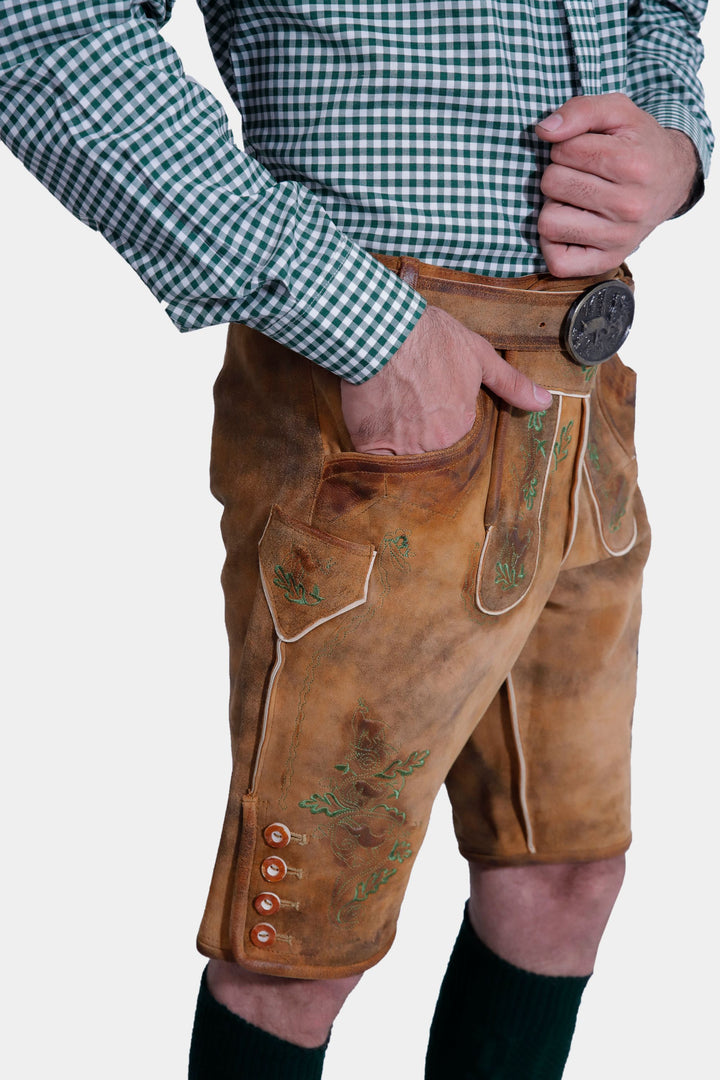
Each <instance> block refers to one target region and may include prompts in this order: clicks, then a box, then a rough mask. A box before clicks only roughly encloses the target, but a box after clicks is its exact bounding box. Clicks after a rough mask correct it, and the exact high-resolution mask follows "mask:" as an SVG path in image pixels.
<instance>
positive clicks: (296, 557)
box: [258, 506, 376, 642]
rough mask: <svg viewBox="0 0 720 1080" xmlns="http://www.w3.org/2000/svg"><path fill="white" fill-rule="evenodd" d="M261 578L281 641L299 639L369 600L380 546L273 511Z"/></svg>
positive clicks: (261, 551) (265, 537)
mask: <svg viewBox="0 0 720 1080" xmlns="http://www.w3.org/2000/svg"><path fill="white" fill-rule="evenodd" d="M258 551H259V560H260V580H261V582H262V587H263V592H264V593H265V598H266V600H267V604H268V607H269V609H270V614H271V616H272V620H273V625H274V627H275V632H276V634H277V636H278V638H279V639H280V640H281V641H288V642H290V641H298V640H299V639H300V638H301V637H304V635H305V634H307V633H309V632H310V630H313V629H314V628H315V627H316V626H320V625H321V624H322V623H325V622H328V621H329V620H330V619H334V618H336V616H338V615H342V614H343V612H346V611H350V610H352V608H355V607H359V606H360V605H361V604H364V603H365V601H366V600H367V592H368V585H369V581H370V573H371V571H372V567H373V563H374V562H375V555H376V552H375V549H374V548H373V547H372V545H370V544H354V543H352V542H351V541H349V540H343V539H341V538H340V537H337V536H331V535H330V534H329V533H324V532H320V531H319V530H318V529H313V528H311V527H310V526H308V525H304V524H302V523H301V522H299V521H294V520H293V519H292V518H289V517H287V516H286V515H285V514H283V512H282V510H281V509H280V508H279V507H278V506H274V507H273V508H272V510H271V512H270V517H269V519H268V522H267V525H266V526H265V531H264V532H263V535H262V537H261V539H260V543H259V545H258Z"/></svg>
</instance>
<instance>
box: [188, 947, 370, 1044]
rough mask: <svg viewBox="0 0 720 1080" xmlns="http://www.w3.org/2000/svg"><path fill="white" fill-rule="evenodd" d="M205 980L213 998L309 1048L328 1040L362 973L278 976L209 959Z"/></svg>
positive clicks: (273, 1033)
mask: <svg viewBox="0 0 720 1080" xmlns="http://www.w3.org/2000/svg"><path fill="white" fill-rule="evenodd" d="M207 980H208V987H209V989H210V992H211V994H212V995H213V997H214V998H215V1000H216V1001H219V1002H220V1003H221V1004H222V1005H224V1006H225V1007H226V1008H227V1009H229V1010H230V1011H231V1012H233V1013H235V1015H236V1016H242V1017H243V1019H245V1020H248V1021H249V1022H250V1023H251V1024H254V1025H255V1027H258V1028H262V1030H263V1031H268V1032H270V1034H271V1035H275V1036H277V1037H278V1038H279V1039H285V1040H286V1041H287V1042H291V1043H295V1044H296V1045H297V1046H304V1047H307V1048H311V1047H314V1046H322V1044H323V1043H325V1042H326V1041H327V1038H328V1035H329V1034H330V1028H331V1027H332V1024H333V1021H334V1020H335V1017H336V1016H337V1014H338V1013H339V1012H340V1009H341V1008H342V1006H343V1004H344V1002H345V999H346V998H347V996H348V994H349V993H350V991H351V990H353V989H354V988H355V987H356V986H357V984H358V983H359V982H360V976H359V975H352V976H350V977H349V978H346V979H312V980H311V979H280V978H278V977H277V976H275V975H257V974H255V972H253V971H246V970H245V969H244V968H241V967H240V966H239V965H238V964H231V963H228V962H226V961H224V960H211V961H210V963H209V965H208V974H207Z"/></svg>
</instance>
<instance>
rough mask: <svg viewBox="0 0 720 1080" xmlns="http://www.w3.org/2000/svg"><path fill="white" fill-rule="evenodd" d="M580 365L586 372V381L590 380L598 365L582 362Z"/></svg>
mask: <svg viewBox="0 0 720 1080" xmlns="http://www.w3.org/2000/svg"><path fill="white" fill-rule="evenodd" d="M580 367H581V368H582V370H583V372H584V373H585V382H586V383H587V382H590V380H591V379H592V377H593V375H594V374H595V372H596V371H597V366H596V365H595V364H581V365H580Z"/></svg>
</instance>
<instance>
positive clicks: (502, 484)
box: [476, 396, 575, 615]
mask: <svg viewBox="0 0 720 1080" xmlns="http://www.w3.org/2000/svg"><path fill="white" fill-rule="evenodd" d="M501 419H502V423H501V424H498V431H497V436H496V447H495V454H494V462H495V464H494V472H493V478H492V480H491V492H492V495H491V498H490V499H489V500H488V508H487V513H486V518H485V528H486V533H485V543H484V545H483V550H482V553H481V555H480V565H479V567H478V573H477V589H476V602H477V606H478V607H479V608H480V610H481V611H483V612H485V614H486V615H502V614H504V613H505V612H506V611H511V610H512V608H514V607H517V605H518V604H519V603H520V601H521V600H523V599H524V598H525V596H526V595H527V593H528V591H529V589H530V586H531V585H532V583H533V580H534V578H535V571H536V570H537V566H538V560H539V558H540V539H541V535H540V534H541V518H542V510H543V505H544V500H545V491H546V488H547V484H548V480H549V476H550V473H551V472H553V471H554V470H557V468H558V467H559V466H560V467H565V466H564V465H563V464H562V463H564V462H565V460H566V458H568V457H569V455H570V447H571V445H572V443H573V438H574V434H575V433H574V432H573V430H572V427H573V421H572V420H570V421H569V423H567V424H566V425H565V426H564V427H563V426H562V425H561V405H560V399H559V397H558V396H554V397H553V402H552V405H550V406H549V407H548V408H547V409H544V410H543V411H542V412H531V413H527V412H522V411H521V410H519V409H509V410H506V411H504V412H503V414H502V418H501ZM573 456H574V455H573Z"/></svg>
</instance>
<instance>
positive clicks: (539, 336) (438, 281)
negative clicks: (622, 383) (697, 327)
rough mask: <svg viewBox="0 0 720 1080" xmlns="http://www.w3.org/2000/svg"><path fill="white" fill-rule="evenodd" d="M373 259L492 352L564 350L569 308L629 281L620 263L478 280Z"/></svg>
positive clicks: (395, 259) (408, 262) (413, 263)
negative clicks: (597, 289)
mask: <svg viewBox="0 0 720 1080" xmlns="http://www.w3.org/2000/svg"><path fill="white" fill-rule="evenodd" d="M373 256H374V258H376V259H377V260H378V261H379V262H381V263H382V264H383V266H386V267H387V268H388V269H389V270H392V271H393V272H394V273H396V274H397V275H398V277H400V278H401V279H402V280H403V281H405V282H406V283H407V284H408V285H410V286H411V288H413V289H415V290H416V291H417V292H419V293H420V294H421V296H423V297H424V298H425V299H426V300H427V302H428V303H429V304H433V305H435V306H437V307H441V308H443V309H444V310H445V311H447V312H448V313H449V314H450V315H453V316H454V317H455V318H456V319H458V320H459V321H460V322H462V323H464V325H465V326H467V327H468V328H469V329H470V330H474V331H475V333H477V334H481V335H482V336H483V337H484V338H486V339H487V340H488V341H489V342H490V344H491V345H493V346H494V348H496V349H503V350H505V349H508V350H512V351H520V352H522V351H537V350H545V349H552V350H558V351H561V352H562V351H564V346H563V334H562V331H563V324H564V322H565V319H566V317H567V314H568V311H569V309H570V308H571V307H572V305H573V304H574V303H575V301H576V300H577V299H578V297H579V296H581V295H582V294H583V293H584V292H586V291H587V289H589V288H590V287H591V286H593V285H598V284H600V283H601V282H603V281H622V282H623V283H624V284H626V285H628V286H629V287H630V288H632V287H633V279H632V275H631V274H630V271H629V270H628V268H627V266H625V265H624V264H623V265H622V266H620V267H618V268H617V269H616V270H610V271H608V272H607V273H605V274H599V275H597V276H595V277H583V278H555V277H552V275H551V274H529V275H527V276H526V277H517V278H492V277H481V276H480V275H478V274H468V273H464V272H462V271H458V270H449V269H447V268H445V267H442V266H433V265H432V264H430V263H424V262H420V261H419V260H418V259H413V258H406V257H405V256H396V255H378V254H376V253H374V252H373Z"/></svg>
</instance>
